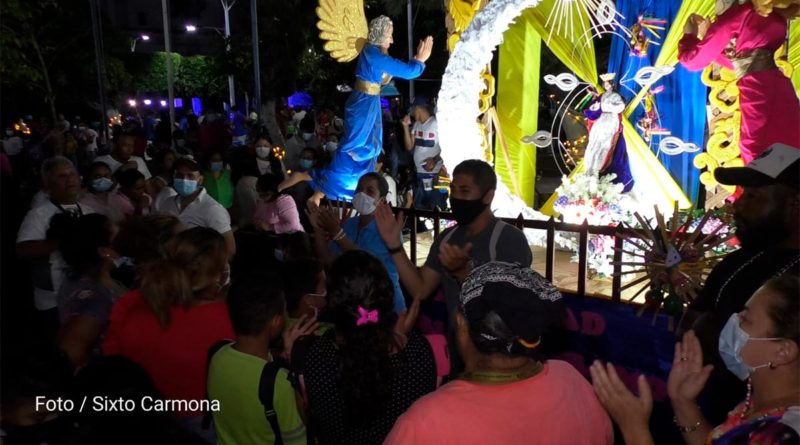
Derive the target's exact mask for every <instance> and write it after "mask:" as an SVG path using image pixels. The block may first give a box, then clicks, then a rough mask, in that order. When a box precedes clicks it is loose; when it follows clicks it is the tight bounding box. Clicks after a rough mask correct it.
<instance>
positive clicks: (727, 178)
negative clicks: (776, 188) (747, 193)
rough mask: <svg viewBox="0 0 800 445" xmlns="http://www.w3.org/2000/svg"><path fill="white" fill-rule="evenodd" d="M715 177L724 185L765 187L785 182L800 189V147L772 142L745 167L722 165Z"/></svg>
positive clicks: (715, 172) (784, 183) (715, 171)
mask: <svg viewBox="0 0 800 445" xmlns="http://www.w3.org/2000/svg"><path fill="white" fill-rule="evenodd" d="M714 178H716V180H717V182H719V183H720V184H724V185H738V186H741V187H764V186H768V185H775V184H783V185H786V186H789V187H792V188H794V189H798V190H800V148H797V147H791V146H789V145H786V144H772V145H771V146H770V147H769V148H768V149H767V150H766V151H765V152H764V153H761V154H760V155H759V156H758V157H757V158H755V159H753V160H752V161H751V162H750V163H749V164H747V165H746V166H744V167H728V168H725V167H722V168H717V169H716V170H714Z"/></svg>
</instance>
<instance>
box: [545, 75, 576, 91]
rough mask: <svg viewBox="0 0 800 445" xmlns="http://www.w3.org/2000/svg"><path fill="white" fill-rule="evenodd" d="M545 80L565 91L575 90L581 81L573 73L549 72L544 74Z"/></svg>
mask: <svg viewBox="0 0 800 445" xmlns="http://www.w3.org/2000/svg"><path fill="white" fill-rule="evenodd" d="M544 81H545V83H547V84H548V85H555V86H556V87H558V89H560V90H561V91H564V92H569V91H572V90H574V89H575V88H576V87H577V86H578V85H580V83H581V82H580V81H579V80H578V78H577V77H575V75H574V74H572V73H561V74H559V75H558V76H554V75H552V74H548V75H546V76H544Z"/></svg>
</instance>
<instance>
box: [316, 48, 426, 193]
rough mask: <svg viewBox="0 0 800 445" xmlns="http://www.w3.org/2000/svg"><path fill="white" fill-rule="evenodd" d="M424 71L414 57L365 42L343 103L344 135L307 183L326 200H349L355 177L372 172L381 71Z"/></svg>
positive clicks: (408, 75)
mask: <svg viewBox="0 0 800 445" xmlns="http://www.w3.org/2000/svg"><path fill="white" fill-rule="evenodd" d="M424 70H425V64H424V63H422V62H419V61H417V60H411V61H409V62H403V61H400V60H397V59H394V58H392V57H390V56H388V55H386V54H384V53H383V52H381V49H380V48H379V47H377V46H375V45H366V46H365V47H364V50H363V51H362V52H361V55H359V57H358V65H357V66H356V87H355V88H354V90H353V92H352V93H351V94H350V97H349V98H348V99H347V104H345V116H344V117H345V120H344V136H343V137H342V140H341V141H340V142H339V148H338V149H337V150H336V153H335V154H334V156H333V160H332V161H331V163H330V164H329V165H327V166H326V167H323V168H320V169H315V170H312V171H310V172H309V173H310V175H311V186H312V187H313V188H314V190H319V191H321V192H323V193H325V196H327V198H328V199H343V200H347V201H350V200H352V199H353V193H354V192H355V189H356V185H357V184H358V179H359V178H360V177H361V176H363V175H364V174H365V173H368V172H372V171H375V160H376V159H377V157H378V154H380V152H381V150H382V149H383V119H382V118H383V116H382V112H381V97H380V86H381V83H382V82H383V81H384V74H386V75H388V76H392V77H399V78H401V79H414V78H416V77H419V76H420V74H422V72H423V71H424Z"/></svg>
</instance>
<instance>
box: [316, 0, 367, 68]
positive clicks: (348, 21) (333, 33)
mask: <svg viewBox="0 0 800 445" xmlns="http://www.w3.org/2000/svg"><path fill="white" fill-rule="evenodd" d="M317 17H319V21H318V22H317V28H318V29H319V31H320V33H319V37H320V38H321V39H322V40H324V41H325V45H324V48H325V50H326V51H328V53H330V55H331V57H333V58H334V59H336V60H337V61H338V62H342V63H344V62H349V61H351V60H353V59H355V58H356V57H358V55H359V54H361V50H362V49H363V48H364V44H366V42H367V35H368V33H369V29H368V27H367V16H366V15H365V14H364V1H363V0H319V6H318V7H317Z"/></svg>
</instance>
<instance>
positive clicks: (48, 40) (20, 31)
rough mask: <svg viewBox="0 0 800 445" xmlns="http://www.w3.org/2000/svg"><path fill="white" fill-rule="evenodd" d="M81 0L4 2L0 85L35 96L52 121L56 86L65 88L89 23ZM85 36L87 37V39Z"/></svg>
mask: <svg viewBox="0 0 800 445" xmlns="http://www.w3.org/2000/svg"><path fill="white" fill-rule="evenodd" d="M86 6H87V4H86V2H78V1H77V0H61V1H56V0H38V1H35V2H28V1H21V0H4V1H3V4H2V9H3V12H4V17H3V21H2V32H0V45H2V47H3V51H2V55H0V61H1V62H2V63H0V75H1V76H2V79H3V83H8V84H11V85H13V86H14V87H21V88H23V89H25V90H28V91H30V92H33V93H36V94H37V95H41V97H42V98H43V100H44V102H45V103H46V104H47V106H48V107H49V110H50V117H51V119H53V121H55V120H56V98H57V96H58V94H57V93H58V90H59V89H60V88H62V87H64V86H65V84H66V80H67V78H68V77H69V76H68V75H67V71H68V70H70V69H71V66H70V65H72V64H73V63H74V61H75V60H74V58H75V57H80V56H81V51H80V47H81V41H83V42H85V41H86V40H87V39H88V34H87V30H90V29H91V28H90V27H86V26H80V24H81V23H85V22H86V19H87V18H88V17H89V12H88V8H87V7H86ZM89 40H90V39H89Z"/></svg>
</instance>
